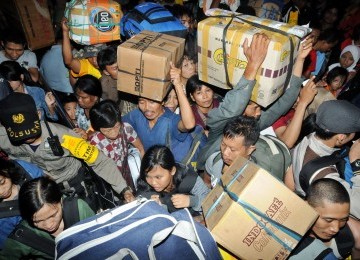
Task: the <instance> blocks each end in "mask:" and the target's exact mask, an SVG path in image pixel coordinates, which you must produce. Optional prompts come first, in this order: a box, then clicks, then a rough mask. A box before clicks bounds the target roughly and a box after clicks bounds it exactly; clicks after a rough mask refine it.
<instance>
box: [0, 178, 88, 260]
mask: <svg viewBox="0 0 360 260" xmlns="http://www.w3.org/2000/svg"><path fill="white" fill-rule="evenodd" d="M72 199H73V200H76V201H74V202H75V203H76V204H77V205H76V209H77V212H69V211H67V210H65V208H66V207H70V206H68V205H69V204H70V203H72V202H71V200H70V199H63V194H62V193H61V191H60V188H59V186H58V185H57V184H56V182H54V181H53V180H50V179H49V178H45V177H40V178H36V179H33V180H30V181H28V182H26V183H24V184H23V186H22V187H21V188H20V191H19V207H20V212H21V216H22V218H23V219H24V220H23V221H22V222H20V224H19V225H18V227H17V228H18V230H24V229H25V230H27V232H28V235H31V234H32V236H33V237H34V236H35V237H41V238H42V239H43V240H44V241H48V243H50V244H51V243H52V244H53V246H54V250H52V251H51V253H50V252H48V251H47V250H46V249H47V248H44V247H46V246H44V244H45V245H47V243H46V242H45V243H36V242H38V241H39V240H40V238H39V239H38V240H37V241H27V240H25V239H24V238H23V239H22V240H21V238H22V237H21V235H22V234H23V233H24V232H16V234H17V235H14V236H10V237H9V238H8V239H7V240H6V242H5V246H4V249H3V250H2V251H1V252H0V258H1V259H25V258H26V259H28V258H31V259H40V258H41V259H54V257H55V242H54V239H55V237H57V236H58V235H59V234H60V233H61V232H62V231H63V230H65V229H67V228H68V227H70V226H71V225H73V224H75V223H76V222H77V221H80V220H83V219H85V218H88V217H91V216H93V215H94V212H93V211H92V210H91V209H90V207H89V206H88V205H87V204H86V202H84V201H83V200H81V199H78V198H72ZM68 209H69V208H68ZM70 209H71V208H70ZM66 211H67V212H66ZM74 214H77V217H73V216H72V215H74ZM75 219H78V220H77V221H76V220H75ZM74 220H75V222H74V223H71V222H72V221H74ZM29 233H30V234H29ZM34 242H35V243H34Z"/></svg>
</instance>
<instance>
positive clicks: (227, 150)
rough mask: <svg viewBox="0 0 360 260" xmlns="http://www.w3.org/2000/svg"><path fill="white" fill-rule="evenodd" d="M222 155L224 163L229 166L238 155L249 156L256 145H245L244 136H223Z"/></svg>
mask: <svg viewBox="0 0 360 260" xmlns="http://www.w3.org/2000/svg"><path fill="white" fill-rule="evenodd" d="M220 150H221V157H222V159H223V161H224V164H225V165H227V166H229V165H230V164H232V162H233V161H234V160H235V159H236V158H237V157H238V156H242V157H244V158H247V159H248V158H249V157H250V154H251V153H252V152H253V151H254V150H255V146H253V145H251V146H245V145H244V136H241V135H240V136H235V137H234V138H228V137H225V136H223V138H222V140H221V144H220Z"/></svg>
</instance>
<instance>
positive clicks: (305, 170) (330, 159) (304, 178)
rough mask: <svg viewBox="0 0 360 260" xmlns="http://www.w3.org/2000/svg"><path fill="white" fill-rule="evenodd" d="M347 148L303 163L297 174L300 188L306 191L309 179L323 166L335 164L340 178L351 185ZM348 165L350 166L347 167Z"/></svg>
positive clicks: (351, 174) (309, 182)
mask: <svg viewBox="0 0 360 260" xmlns="http://www.w3.org/2000/svg"><path fill="white" fill-rule="evenodd" d="M348 154H349V150H348V149H344V150H341V151H335V152H333V153H332V154H330V155H327V156H322V157H318V158H315V159H313V160H310V161H308V162H307V163H306V164H305V165H303V167H302V169H301V171H300V174H299V183H300V186H301V188H302V190H303V191H304V192H305V194H306V193H307V191H308V189H309V187H310V184H311V180H312V179H313V178H314V177H315V176H316V175H317V173H318V172H319V171H320V170H321V169H322V168H325V167H328V166H332V165H335V166H336V169H337V170H338V172H339V175H340V177H341V178H342V179H344V180H346V181H347V182H348V183H349V184H350V185H352V183H351V181H350V178H351V177H352V176H353V173H352V169H351V166H350V162H349V160H348ZM348 166H350V167H348Z"/></svg>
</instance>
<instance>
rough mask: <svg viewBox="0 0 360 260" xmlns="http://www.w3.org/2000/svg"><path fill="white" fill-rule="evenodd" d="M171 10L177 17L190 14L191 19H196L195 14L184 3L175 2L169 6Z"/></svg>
mask: <svg viewBox="0 0 360 260" xmlns="http://www.w3.org/2000/svg"><path fill="white" fill-rule="evenodd" d="M169 11H170V12H171V13H172V14H173V15H174V16H175V17H176V18H179V19H181V17H183V16H184V15H187V16H189V18H190V19H194V15H193V13H192V12H191V10H190V9H189V8H187V7H186V6H184V5H179V4H174V5H172V6H171V8H169Z"/></svg>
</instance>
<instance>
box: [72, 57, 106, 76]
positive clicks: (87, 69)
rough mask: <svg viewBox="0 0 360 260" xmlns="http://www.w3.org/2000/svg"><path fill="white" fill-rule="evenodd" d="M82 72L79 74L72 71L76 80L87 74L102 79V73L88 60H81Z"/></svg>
mask: <svg viewBox="0 0 360 260" xmlns="http://www.w3.org/2000/svg"><path fill="white" fill-rule="evenodd" d="M79 61H80V71H79V73H75V72H73V71H72V70H71V75H72V76H73V77H74V78H78V77H81V76H84V75H86V74H90V75H93V76H94V77H96V78H98V79H99V78H101V73H100V71H99V70H98V69H97V68H95V67H94V66H93V65H92V64H91V63H90V62H89V60H88V59H80V60H79Z"/></svg>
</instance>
